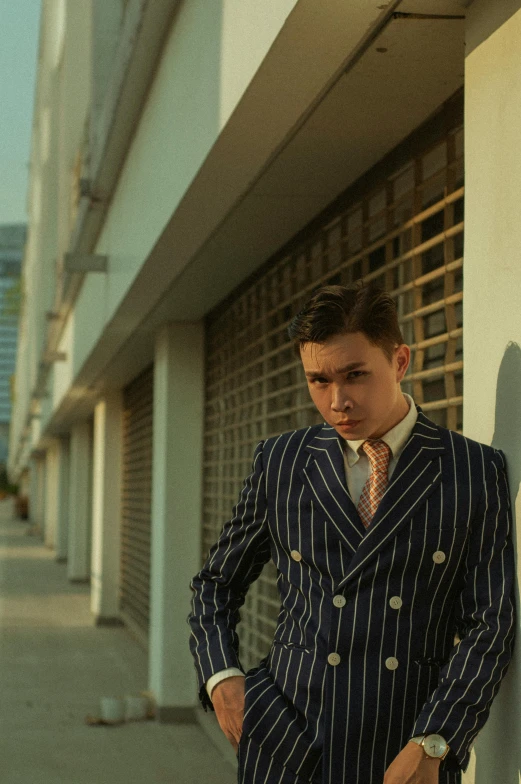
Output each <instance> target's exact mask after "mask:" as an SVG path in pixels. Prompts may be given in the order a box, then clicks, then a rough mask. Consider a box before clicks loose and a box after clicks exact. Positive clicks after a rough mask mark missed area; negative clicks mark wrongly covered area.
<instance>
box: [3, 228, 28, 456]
mask: <svg viewBox="0 0 521 784" xmlns="http://www.w3.org/2000/svg"><path fill="white" fill-rule="evenodd" d="M26 233H27V230H26V226H25V225H23V224H14V225H9V226H7V225H4V226H0V465H2V466H4V467H5V465H6V463H7V455H8V451H9V423H10V421H11V405H12V382H13V379H12V377H13V374H14V369H15V363H16V345H17V339H18V321H19V313H20V306H21V281H20V269H21V265H22V255H23V248H24V244H25V238H26Z"/></svg>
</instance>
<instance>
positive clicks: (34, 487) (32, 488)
mask: <svg viewBox="0 0 521 784" xmlns="http://www.w3.org/2000/svg"><path fill="white" fill-rule="evenodd" d="M38 462H39V461H38V460H36V458H34V457H33V458H31V463H30V473H29V521H30V523H31V525H33V526H37V525H38V522H37V520H38V480H39V465H38Z"/></svg>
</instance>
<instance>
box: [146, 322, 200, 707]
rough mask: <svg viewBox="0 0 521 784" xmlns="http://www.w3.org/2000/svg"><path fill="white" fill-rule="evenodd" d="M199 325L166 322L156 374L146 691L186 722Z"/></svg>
mask: <svg viewBox="0 0 521 784" xmlns="http://www.w3.org/2000/svg"><path fill="white" fill-rule="evenodd" d="M203 335H204V332H203V324H202V323H190V324H188V323H175V324H169V325H166V326H165V327H164V328H163V329H162V330H161V331H160V333H159V334H158V336H157V339H156V347H155V369H154V452H153V466H154V469H153V484H152V543H151V586H150V648H149V657H150V658H149V668H150V669H149V688H150V689H151V691H152V692H153V693H154V695H155V698H156V700H157V704H158V709H159V719H160V720H162V721H180V720H183V719H190V718H191V717H192V713H193V706H194V704H195V701H196V693H197V690H196V681H195V671H194V667H193V662H192V657H191V655H190V653H189V650H188V642H187V641H188V627H187V624H186V616H187V614H188V609H189V601H190V592H189V590H188V584H189V581H190V579H191V577H193V575H194V574H195V573H196V571H197V570H198V568H199V566H200V551H201V547H200V536H201V490H202V437H203V401H204V368H203Z"/></svg>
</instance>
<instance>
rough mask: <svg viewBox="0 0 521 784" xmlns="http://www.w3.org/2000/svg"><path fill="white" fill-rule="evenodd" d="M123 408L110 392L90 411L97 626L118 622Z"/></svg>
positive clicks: (93, 600)
mask: <svg viewBox="0 0 521 784" xmlns="http://www.w3.org/2000/svg"><path fill="white" fill-rule="evenodd" d="M122 417H123V405H122V396H121V393H119V392H111V393H109V394H107V396H106V397H105V398H104V399H103V400H101V401H100V402H99V403H98V404H97V406H96V408H95V409H94V454H93V463H94V465H93V485H92V578H91V584H92V592H91V609H92V612H93V613H94V615H95V617H96V623H97V624H99V625H107V624H117V623H121V621H120V619H119V601H118V593H119V580H120V562H119V561H120V527H121V526H120V518H121V455H122V435H123V434H122V425H123V421H122Z"/></svg>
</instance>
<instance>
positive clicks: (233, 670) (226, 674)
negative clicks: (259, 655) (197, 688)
mask: <svg viewBox="0 0 521 784" xmlns="http://www.w3.org/2000/svg"><path fill="white" fill-rule="evenodd" d="M235 675H240V676H241V677H242V678H244V673H243V672H242V671H241V670H239V669H238V668H237V667H228V669H226V670H220V671H219V672H216V673H215V674H214V675H212V676H210V678H208V680H207V681H206V684H205V686H206V691H207V692H208V696H209V697H210V699H212V691H213V690H214V689H215V687H216V686H217V684H218V683H220V682H221V681H225V680H226V678H233V677H234V676H235Z"/></svg>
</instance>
